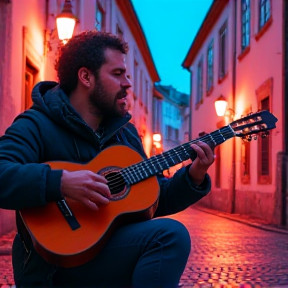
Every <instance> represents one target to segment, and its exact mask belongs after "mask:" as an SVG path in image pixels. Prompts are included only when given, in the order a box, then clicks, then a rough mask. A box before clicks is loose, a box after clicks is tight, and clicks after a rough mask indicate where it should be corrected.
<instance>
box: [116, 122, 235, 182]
mask: <svg viewBox="0 0 288 288" xmlns="http://www.w3.org/2000/svg"><path fill="white" fill-rule="evenodd" d="M234 136H235V132H234V130H233V129H232V128H231V126H230V125H228V126H225V127H222V128H221V129H219V130H216V131H214V132H212V133H210V134H206V135H204V136H203V137H200V138H197V139H195V140H192V141H190V142H187V143H185V144H183V145H180V146H177V147H175V148H173V149H171V150H168V151H166V152H164V153H162V154H158V155H155V156H152V157H151V158H149V159H146V160H143V161H141V162H139V163H136V164H133V165H131V166H128V167H126V168H123V169H121V170H120V171H119V172H120V174H121V175H122V176H123V178H124V179H125V182H126V183H127V184H135V183H138V182H140V181H143V180H145V179H147V178H149V177H151V176H154V175H157V174H158V173H160V172H162V171H164V170H166V169H168V168H170V167H172V166H175V165H177V164H179V163H181V162H183V161H185V160H188V159H189V158H190V157H191V153H192V148H191V146H190V145H191V144H192V143H197V142H198V141H202V142H205V143H207V144H208V145H210V146H211V147H215V146H217V145H219V144H221V143H223V142H225V141H226V140H228V139H230V138H232V137H234Z"/></svg>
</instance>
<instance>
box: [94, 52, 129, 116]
mask: <svg viewBox="0 0 288 288" xmlns="http://www.w3.org/2000/svg"><path fill="white" fill-rule="evenodd" d="M105 58H106V62H105V63H104V64H103V65H102V67H101V68H100V70H99V74H98V77H96V79H95V86H94V89H93V90H92V91H91V93H90V95H89V100H90V103H91V104H92V106H93V108H94V109H96V113H97V114H100V115H103V116H104V117H105V116H124V115H125V114H126V113H127V111H128V105H127V95H128V91H127V90H128V89H129V88H130V87H131V82H130V80H129V79H128V78H127V71H126V64H125V58H124V54H122V53H121V51H118V50H114V49H107V50H106V51H105Z"/></svg>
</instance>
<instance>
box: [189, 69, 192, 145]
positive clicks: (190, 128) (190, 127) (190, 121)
mask: <svg viewBox="0 0 288 288" xmlns="http://www.w3.org/2000/svg"><path fill="white" fill-rule="evenodd" d="M188 71H189V72H190V81H189V82H190V95H189V96H190V97H189V109H190V111H189V141H190V140H192V111H193V110H192V95H193V91H192V87H193V83H192V81H193V72H192V71H191V70H190V69H189V70H188Z"/></svg>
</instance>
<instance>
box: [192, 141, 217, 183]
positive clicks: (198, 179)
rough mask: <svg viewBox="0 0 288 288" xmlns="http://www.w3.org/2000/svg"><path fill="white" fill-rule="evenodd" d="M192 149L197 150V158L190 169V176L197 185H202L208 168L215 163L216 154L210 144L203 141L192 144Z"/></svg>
mask: <svg viewBox="0 0 288 288" xmlns="http://www.w3.org/2000/svg"><path fill="white" fill-rule="evenodd" d="M191 148H193V149H194V150H195V152H196V153H197V157H196V159H195V160H194V161H193V162H192V165H191V166H190V168H189V175H190V177H191V178H192V181H193V182H194V183H195V184H196V185H200V184H201V183H202V182H203V180H204V177H205V174H206V173H207V170H208V168H209V167H210V166H211V165H212V164H213V162H214V152H213V150H212V149H211V147H210V146H209V145H208V144H206V143H204V142H202V141H199V142H197V143H193V144H191Z"/></svg>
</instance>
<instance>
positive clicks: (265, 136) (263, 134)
mask: <svg viewBox="0 0 288 288" xmlns="http://www.w3.org/2000/svg"><path fill="white" fill-rule="evenodd" d="M268 136H269V132H268V131H265V132H263V133H261V138H263V139H264V138H267V137H268Z"/></svg>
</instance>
